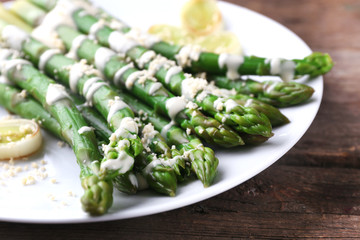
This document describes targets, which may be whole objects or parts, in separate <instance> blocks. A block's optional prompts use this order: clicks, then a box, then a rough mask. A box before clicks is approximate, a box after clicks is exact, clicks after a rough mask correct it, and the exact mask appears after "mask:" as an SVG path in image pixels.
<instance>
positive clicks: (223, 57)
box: [218, 53, 244, 79]
mask: <svg viewBox="0 0 360 240" xmlns="http://www.w3.org/2000/svg"><path fill="white" fill-rule="evenodd" d="M243 62H244V57H243V56H239V55H231V54H227V53H222V54H220V56H219V59H218V65H219V67H220V68H221V69H223V68H224V66H226V69H227V71H226V77H228V78H230V79H236V78H239V77H240V75H239V73H238V68H239V67H240V66H241V64H242V63H243Z"/></svg>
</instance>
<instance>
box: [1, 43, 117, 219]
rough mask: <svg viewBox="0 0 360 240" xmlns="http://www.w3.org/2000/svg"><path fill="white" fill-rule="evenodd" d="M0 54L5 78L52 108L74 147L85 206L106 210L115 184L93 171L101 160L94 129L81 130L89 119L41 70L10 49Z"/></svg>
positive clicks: (96, 212)
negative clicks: (15, 55)
mask: <svg viewBox="0 0 360 240" xmlns="http://www.w3.org/2000/svg"><path fill="white" fill-rule="evenodd" d="M0 53H1V54H0V56H1V59H0V62H1V64H0V65H1V66H0V68H1V70H2V75H3V77H5V78H6V79H7V80H9V81H11V82H13V83H16V84H17V85H18V86H20V87H21V88H23V89H25V90H26V91H27V92H29V93H31V94H32V96H33V97H34V98H36V99H37V100H38V101H39V102H40V103H41V104H42V106H43V107H44V108H46V109H48V110H49V111H50V113H51V115H52V116H53V117H54V118H55V119H56V120H57V121H58V123H59V124H60V126H61V135H62V137H63V139H64V140H65V141H66V142H67V143H68V144H69V145H70V146H71V147H72V148H73V149H74V153H75V156H76V159H77V163H78V164H79V166H80V178H81V184H82V186H83V188H84V190H85V193H84V195H83V196H82V198H81V203H82V206H83V209H84V210H85V211H86V212H89V213H90V214H93V215H100V214H103V213H105V212H106V211H107V209H108V208H109V207H110V206H111V205H112V199H113V197H112V183H111V182H110V181H106V180H101V179H99V178H98V177H97V176H96V175H95V174H94V173H96V172H97V171H98V164H97V163H98V161H99V160H100V159H101V155H100V152H99V151H98V149H97V142H96V138H95V134H94V132H93V131H92V130H91V129H86V130H87V131H85V132H81V129H82V128H83V127H86V122H85V120H84V119H83V117H82V116H81V114H80V113H79V111H78V110H77V109H76V107H75V106H74V104H73V103H72V102H71V101H70V99H69V98H68V95H67V94H66V92H65V91H64V89H63V87H62V86H60V85H58V84H56V83H55V82H54V81H53V80H51V79H49V78H47V77H46V76H45V75H43V74H42V73H40V72H39V71H38V70H37V69H35V68H34V67H33V66H32V65H31V63H30V62H28V61H26V60H23V59H11V56H12V52H9V50H7V49H1V50H0ZM83 129H84V128H83Z"/></svg>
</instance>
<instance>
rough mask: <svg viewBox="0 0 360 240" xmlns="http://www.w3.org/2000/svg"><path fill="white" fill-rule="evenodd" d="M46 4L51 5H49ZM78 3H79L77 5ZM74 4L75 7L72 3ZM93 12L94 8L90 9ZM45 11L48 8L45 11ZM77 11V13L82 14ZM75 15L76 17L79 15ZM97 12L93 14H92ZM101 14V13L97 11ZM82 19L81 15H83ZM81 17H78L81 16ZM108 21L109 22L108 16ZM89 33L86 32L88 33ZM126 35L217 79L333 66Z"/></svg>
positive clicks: (312, 58)
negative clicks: (210, 49) (217, 77)
mask: <svg viewBox="0 0 360 240" xmlns="http://www.w3.org/2000/svg"><path fill="white" fill-rule="evenodd" d="M31 1H34V2H36V4H38V5H39V6H42V7H45V6H46V5H48V6H49V5H51V6H56V4H53V1H50V0H31ZM49 1H50V2H52V4H49ZM80 2H81V1H80ZM74 4H78V2H77V1H75V3H74ZM85 6H86V8H87V9H88V8H91V4H89V3H88V4H81V7H85ZM92 8H94V7H92ZM45 9H46V10H47V11H49V10H50V8H49V7H45ZM81 11H82V10H80V11H79V12H81ZM79 12H78V13H79ZM95 12H96V10H95ZM97 12H101V10H97ZM92 13H94V12H92ZM82 15H83V14H82ZM77 17H79V15H78V14H76V12H75V14H74V20H75V24H78V23H77ZM80 17H81V16H80ZM83 17H84V18H86V21H84V22H83V23H82V24H80V26H78V28H79V29H80V30H81V31H85V30H86V29H90V27H91V26H92V23H93V22H92V21H91V20H90V21H89V19H90V18H91V16H90V15H86V16H84V15H83ZM106 18H107V19H109V18H112V17H111V16H109V15H107V16H106ZM117 30H121V31H122V32H123V33H129V31H130V32H131V28H129V27H123V28H120V29H117ZM87 31H88V30H87ZM99 32H102V34H105V33H106V34H110V33H111V32H110V31H108V30H107V31H105V30H104V31H102V30H101V31H99ZM128 35H131V36H136V37H135V40H142V41H140V42H142V43H143V44H144V45H146V46H148V47H150V48H151V49H152V50H154V51H155V52H157V53H159V54H161V55H163V56H165V57H167V58H168V59H172V60H176V61H177V62H178V64H179V65H181V66H182V67H186V68H189V69H191V70H192V71H193V72H208V73H211V74H216V75H224V74H226V75H227V77H229V78H232V79H234V78H237V77H238V76H239V74H241V75H277V76H280V77H281V78H283V79H284V80H291V79H293V78H294V77H299V76H304V75H309V76H310V77H316V76H319V75H323V74H325V73H327V72H328V71H330V70H331V68H332V66H333V62H332V59H331V57H330V56H329V55H328V54H326V53H320V52H314V53H312V54H310V55H309V56H307V57H305V58H303V59H292V60H287V59H281V58H273V59H268V58H262V57H257V56H245V57H242V56H238V55H229V54H220V55H219V54H215V53H209V52H202V51H201V49H196V48H194V47H193V46H178V45H174V44H171V43H167V42H164V41H161V40H159V39H158V40H155V39H154V37H152V38H151V39H152V40H145V41H144V39H146V38H149V36H148V34H145V33H136V34H133V33H130V34H128ZM97 40H98V41H99V42H100V43H101V44H105V45H106V44H108V43H107V37H104V36H102V37H100V38H97ZM182 52H184V53H185V52H187V54H185V57H181V55H182Z"/></svg>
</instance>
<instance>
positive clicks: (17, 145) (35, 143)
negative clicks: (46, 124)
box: [0, 119, 42, 160]
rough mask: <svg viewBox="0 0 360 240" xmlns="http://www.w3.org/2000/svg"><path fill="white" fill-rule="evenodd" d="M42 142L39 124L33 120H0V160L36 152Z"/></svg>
mask: <svg viewBox="0 0 360 240" xmlns="http://www.w3.org/2000/svg"><path fill="white" fill-rule="evenodd" d="M41 144H42V136H41V132H40V127H39V125H38V124H37V123H36V122H34V121H31V120H26V119H10V120H2V121H0V160H6V159H11V158H14V159H16V158H21V157H26V156H29V155H31V154H33V153H35V152H36V151H37V150H39V148H40V147H41Z"/></svg>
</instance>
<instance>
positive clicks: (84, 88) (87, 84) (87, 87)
mask: <svg viewBox="0 0 360 240" xmlns="http://www.w3.org/2000/svg"><path fill="white" fill-rule="evenodd" d="M97 81H102V79H101V78H99V77H93V78H89V79H88V80H86V82H85V83H84V86H83V90H82V94H83V95H86V93H87V92H88V91H89V88H90V86H91V85H92V84H94V83H95V82H97Z"/></svg>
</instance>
